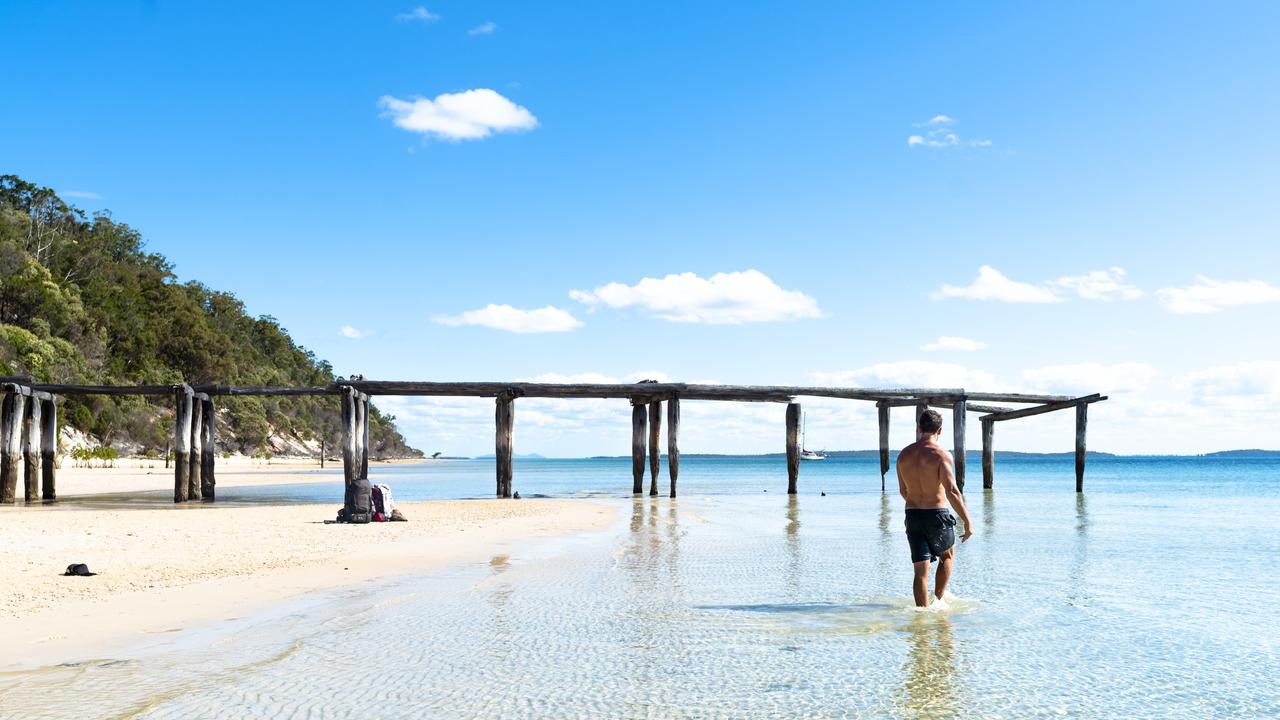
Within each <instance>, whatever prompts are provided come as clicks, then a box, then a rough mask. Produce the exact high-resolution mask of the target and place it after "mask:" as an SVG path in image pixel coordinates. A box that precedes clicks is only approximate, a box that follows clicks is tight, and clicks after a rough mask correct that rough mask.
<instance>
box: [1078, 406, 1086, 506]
mask: <svg viewBox="0 0 1280 720" xmlns="http://www.w3.org/2000/svg"><path fill="white" fill-rule="evenodd" d="M1088 425H1089V403H1087V402H1078V403H1076V492H1078V493H1081V492H1084V460H1085V429H1086V428H1087V427H1088Z"/></svg>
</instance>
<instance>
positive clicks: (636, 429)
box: [631, 398, 649, 495]
mask: <svg viewBox="0 0 1280 720" xmlns="http://www.w3.org/2000/svg"><path fill="white" fill-rule="evenodd" d="M648 414H649V413H648V409H647V406H646V403H645V402H644V400H641V399H639V398H631V494H632V495H640V494H642V493H644V456H645V447H644V444H645V432H644V431H645V424H646V423H647V422H648V420H649V418H648Z"/></svg>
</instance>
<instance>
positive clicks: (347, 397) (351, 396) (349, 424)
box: [342, 385, 356, 490]
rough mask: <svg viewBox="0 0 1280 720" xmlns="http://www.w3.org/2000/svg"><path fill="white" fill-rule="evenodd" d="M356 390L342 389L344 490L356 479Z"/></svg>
mask: <svg viewBox="0 0 1280 720" xmlns="http://www.w3.org/2000/svg"><path fill="white" fill-rule="evenodd" d="M355 462H356V390H355V388H353V387H351V386H349V385H348V386H343V388H342V482H343V488H344V490H345V488H346V487H348V486H350V485H351V481H352V480H354V479H355V477H356V467H355Z"/></svg>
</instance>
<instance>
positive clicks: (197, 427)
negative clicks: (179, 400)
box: [187, 395, 204, 500]
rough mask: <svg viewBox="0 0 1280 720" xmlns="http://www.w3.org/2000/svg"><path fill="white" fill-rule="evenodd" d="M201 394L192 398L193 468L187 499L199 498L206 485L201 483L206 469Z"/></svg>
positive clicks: (188, 476) (189, 478) (188, 480)
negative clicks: (203, 471) (201, 477)
mask: <svg viewBox="0 0 1280 720" xmlns="http://www.w3.org/2000/svg"><path fill="white" fill-rule="evenodd" d="M201 397H202V396H201V395H195V396H194V397H192V399H191V453H190V454H191V460H190V462H191V469H190V470H188V471H187V499H188V500H199V499H201V498H202V497H203V494H202V493H203V492H204V487H203V486H202V485H201V483H200V476H201V474H202V473H201V471H202V470H203V469H204V400H202V399H201Z"/></svg>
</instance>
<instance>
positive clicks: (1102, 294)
mask: <svg viewBox="0 0 1280 720" xmlns="http://www.w3.org/2000/svg"><path fill="white" fill-rule="evenodd" d="M1124 276H1125V272H1124V268H1119V267H1113V268H1111V269H1109V270H1095V271H1093V272H1091V273H1088V274H1085V275H1068V276H1065V277H1060V278H1058V279H1057V280H1054V281H1053V282H1052V283H1050V285H1052V286H1054V287H1059V288H1063V289H1064V290H1068V291H1074V292H1075V293H1076V294H1077V295H1079V296H1080V297H1082V298H1085V299H1086V300H1106V301H1111V300H1114V299H1116V298H1120V299H1122V300H1136V299H1138V298H1140V297H1142V296H1143V292H1142V290H1139V289H1138V288H1137V287H1135V286H1133V285H1127V284H1125V282H1124Z"/></svg>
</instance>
